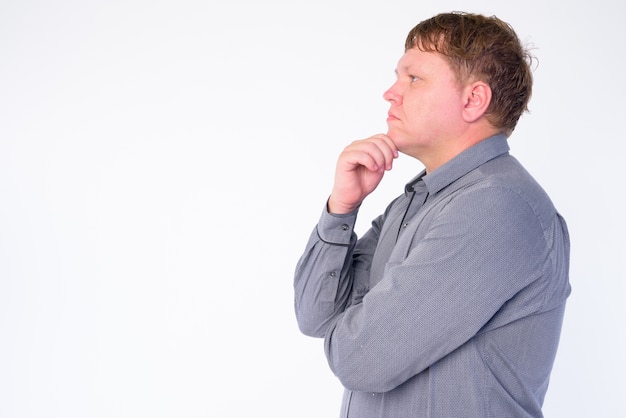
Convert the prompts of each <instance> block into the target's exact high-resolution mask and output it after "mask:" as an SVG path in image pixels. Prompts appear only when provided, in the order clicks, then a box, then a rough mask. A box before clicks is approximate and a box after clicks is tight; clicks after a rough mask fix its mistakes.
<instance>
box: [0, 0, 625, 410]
mask: <svg viewBox="0 0 626 418" xmlns="http://www.w3.org/2000/svg"><path fill="white" fill-rule="evenodd" d="M423 3H425V2H417V1H406V0H401V1H400V0H395V1H394V0H390V1H384V2H383V1H380V2H362V1H356V0H352V1H336V0H333V1H331V0H321V1H316V2H311V1H309V2H304V1H300V0H294V1H291V0H289V1H288V0H282V1H281V0H274V1H265V2H259V1H253V0H249V1H243V0H231V1H217V0H212V1H200V0H195V1H194V0H178V1H173V0H167V1H166V0H163V1H159V0H151V1H148V0H125V1H106V2H105V1H102V2H84V1H78V0H75V1H71V0H59V1H42V0H40V1H36V0H20V1H17V0H3V1H1V2H0V199H1V200H0V417H3V418H22V417H37V418H39V417H63V418H70V417H72V418H73V417H76V418H78V417H80V418H84V417H94V418H100V417H132V418H136V417H151V418H161V417H220V418H221V417H250V416H264V417H270V416H271V417H283V416H284V417H304V418H306V417H316V418H317V417H335V416H337V415H338V410H339V404H340V398H341V388H340V386H339V384H338V382H337V381H336V379H335V378H334V377H333V376H332V374H331V372H330V370H329V369H328V367H327V365H326V360H325V358H324V354H323V349H322V342H321V340H316V339H311V338H308V337H305V336H303V335H301V334H300V333H299V331H298V329H297V326H296V323H295V319H294V315H293V302H292V298H293V295H292V275H293V270H294V267H295V263H296V261H297V258H298V256H299V255H300V252H301V251H302V250H303V248H304V244H305V242H306V239H307V237H308V234H309V232H310V231H311V229H312V228H313V226H314V224H315V222H316V221H317V218H318V215H319V213H320V211H321V209H322V207H323V204H324V200H325V198H326V196H327V194H328V193H329V191H330V187H331V182H332V176H333V169H334V164H335V160H336V157H337V155H338V153H339V152H340V150H341V149H343V147H344V146H345V145H347V144H348V143H349V142H351V141H352V140H355V139H361V138H364V137H366V136H369V135H371V134H373V133H377V132H380V131H384V130H385V122H384V121H385V117H386V111H387V104H386V103H385V102H384V101H383V100H382V93H383V92H384V91H385V89H386V88H387V87H388V86H389V85H390V84H391V83H392V82H393V80H394V75H393V70H394V68H395V65H396V62H397V60H398V58H399V57H400V55H401V54H402V49H403V43H404V37H405V35H406V33H407V32H408V30H409V29H410V28H411V27H413V26H414V25H415V24H416V23H417V22H418V21H420V20H422V19H425V18H428V17H430V16H432V15H434V14H436V13H439V12H443V11H451V10H466V11H472V12H479V13H485V14H490V15H491V14H495V15H497V16H499V17H501V18H502V19H504V20H506V21H508V22H509V23H511V24H512V25H513V27H514V28H515V29H516V30H517V32H518V34H519V35H520V37H521V38H522V39H523V40H524V41H525V42H528V43H532V44H533V45H534V46H535V55H537V56H538V58H539V65H538V67H537V69H536V71H535V79H536V83H535V93H534V96H533V99H532V101H531V113H530V114H528V115H525V116H524V117H523V118H522V120H521V121H520V124H519V126H518V128H517V130H516V132H515V133H514V135H513V137H512V138H511V146H512V153H513V154H514V155H516V156H517V157H518V158H519V159H520V160H521V161H522V162H523V163H524V164H525V165H526V166H527V168H528V169H529V170H530V171H531V172H532V173H533V174H534V175H535V177H536V178H537V179H538V180H539V181H540V182H541V183H542V184H543V185H544V187H545V188H546V190H547V191H548V192H549V193H550V195H551V196H552V197H553V200H554V202H555V204H556V205H557V207H558V208H559V209H560V211H561V212H562V214H563V215H564V216H565V217H566V219H567V221H568V223H569V226H570V232H571V238H572V262H571V281H572V285H573V293H572V296H571V298H570V300H569V305H568V310H567V312H566V318H565V323H564V329H563V334H562V339H561V346H560V351H559V353H558V357H557V360H556V364H555V368H554V373H553V377H552V382H551V386H550V389H549V391H548V395H547V398H546V402H545V413H546V416H547V417H554V418H558V417H566V418H576V417H581V418H583V417H584V418H586V417H591V416H593V417H614V416H617V415H618V413H619V412H622V413H623V397H624V394H625V393H626V384H625V383H624V379H623V377H624V373H626V361H625V356H624V353H625V352H626V336H625V331H624V329H625V327H624V320H623V318H624V314H625V312H624V311H625V310H626V308H625V307H624V306H625V304H624V302H623V301H624V294H625V290H626V286H625V284H624V281H625V280H624V279H625V278H626V268H625V267H624V260H625V256H626V251H625V250H626V247H625V241H624V236H625V234H626V228H625V222H624V220H623V219H624V217H623V214H624V213H625V212H626V207H625V204H624V203H623V199H621V198H620V194H621V193H622V192H623V190H624V186H623V184H622V183H623V180H624V175H623V174H622V172H621V170H620V168H621V167H620V165H621V164H620V163H621V159H622V155H623V153H624V152H623V151H624V134H623V130H622V123H623V118H624V114H625V112H624V111H625V110H626V109H625V105H624V97H625V96H626V89H625V87H624V86H625V83H624V81H623V77H624V75H623V74H624V70H625V68H624V64H623V61H622V59H621V55H622V53H621V52H623V49H624V48H623V40H624V39H625V36H626V31H625V30H624V24H623V21H622V18H621V16H622V13H621V12H620V11H619V10H616V7H622V6H616V5H614V2H612V1H609V0H598V1H595V2H593V3H586V4H577V3H569V2H568V3H566V2H554V3H548V2H545V1H539V0H529V1H525V2H515V3H513V4H507V3H505V2H500V1H486V0H484V1H473V2H461V1H458V2H455V1H439V2H431V3H433V4H423ZM435 3H438V4H436V5H435ZM419 169H421V167H420V166H419V165H418V163H416V162H414V161H411V160H409V159H407V157H401V158H400V159H399V160H398V161H397V163H396V167H395V169H394V170H393V171H392V172H390V173H389V174H388V175H387V177H386V178H385V179H384V181H383V183H382V184H381V186H380V187H379V190H377V192H376V194H375V195H373V196H371V197H370V199H369V200H368V201H367V202H366V204H365V205H364V207H363V209H362V211H361V217H360V220H359V224H358V228H359V232H363V231H364V229H365V228H366V227H367V226H368V224H369V221H370V220H371V218H372V217H373V216H375V215H377V214H378V213H379V212H380V211H382V210H383V208H384V204H385V203H386V202H387V201H388V200H389V199H390V198H391V197H393V196H395V195H396V194H398V193H399V192H401V190H402V187H403V185H404V182H405V181H406V180H408V179H410V178H411V177H412V176H413V175H414V174H415V173H416V172H417V171H418V170H419Z"/></svg>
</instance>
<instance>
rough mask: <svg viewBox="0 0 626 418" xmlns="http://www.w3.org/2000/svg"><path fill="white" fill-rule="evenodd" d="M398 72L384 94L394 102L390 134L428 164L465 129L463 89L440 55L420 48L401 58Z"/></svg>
mask: <svg viewBox="0 0 626 418" xmlns="http://www.w3.org/2000/svg"><path fill="white" fill-rule="evenodd" d="M396 75H397V80H396V82H395V83H394V84H393V85H392V86H391V88H389V90H387V91H386V92H385V94H384V95H383V97H384V99H385V100H386V101H388V102H389V103H390V105H391V106H390V109H389V117H388V118H387V126H388V132H387V135H388V136H389V137H390V138H391V139H392V140H393V141H394V142H395V144H396V146H397V147H398V149H399V150H400V151H401V152H403V153H405V154H408V155H411V156H413V157H415V158H417V159H418V160H420V161H422V162H423V163H424V164H425V165H426V166H427V167H428V164H427V161H429V160H430V159H434V160H436V159H437V158H440V154H442V153H444V154H445V151H446V147H448V146H449V144H450V143H451V141H453V140H454V138H455V137H457V136H458V135H459V132H460V131H459V130H462V129H463V119H462V109H463V99H462V97H463V94H462V89H461V87H460V86H459V84H458V82H457V80H456V78H455V76H454V74H453V72H452V70H451V69H450V67H449V66H448V64H447V62H446V61H444V59H443V58H442V56H441V55H440V54H438V53H435V52H423V51H420V50H419V49H417V48H413V49H410V50H408V51H406V52H405V54H404V55H403V56H402V58H400V61H399V62H398V67H397V69H396ZM441 158H443V157H441Z"/></svg>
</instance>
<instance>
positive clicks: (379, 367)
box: [318, 187, 556, 392]
mask: <svg viewBox="0 0 626 418" xmlns="http://www.w3.org/2000/svg"><path fill="white" fill-rule="evenodd" d="M432 211H433V212H435V214H434V215H433V216H432V217H431V218H430V219H429V220H428V222H427V224H425V225H421V226H420V228H421V230H420V231H421V232H420V234H419V235H420V236H419V238H415V241H414V242H412V243H411V245H410V246H408V248H407V253H406V254H403V255H402V256H397V255H396V256H395V259H394V257H393V256H392V259H391V260H390V262H389V263H387V265H386V267H385V271H384V277H382V279H381V280H380V282H379V283H378V284H377V285H376V286H374V287H373V288H372V289H370V291H369V292H368V293H367V295H366V296H365V297H364V298H363V301H362V303H360V304H358V305H353V306H351V307H348V308H347V309H346V310H345V311H344V312H343V313H341V314H339V313H337V312H335V317H336V320H335V321H333V322H332V323H330V324H329V325H328V326H327V327H326V328H324V332H325V335H326V338H325V350H326V355H327V358H328V362H329V365H330V367H331V369H332V370H333V372H334V373H335V374H336V375H337V377H338V378H339V380H340V381H341V382H342V384H343V385H344V387H346V388H348V389H351V390H356V391H363V392H386V391H389V390H391V389H393V388H395V387H397V386H398V385H400V384H402V383H403V382H405V381H406V380H408V379H410V378H411V377H413V376H415V375H417V374H418V373H420V372H422V371H423V370H425V369H427V368H428V367H429V366H430V365H432V364H434V363H435V362H436V361H438V360H439V359H441V358H443V357H444V356H446V355H447V354H449V353H451V352H452V351H453V350H455V349H456V348H458V347H460V346H461V345H463V344H464V343H466V342H467V341H468V340H469V339H471V338H472V337H473V336H475V335H476V334H477V333H478V332H479V331H480V330H481V329H483V327H484V326H485V325H486V324H487V323H488V322H489V321H490V319H491V318H492V317H494V315H495V314H496V313H497V312H498V311H499V310H500V309H501V308H502V307H503V306H504V305H505V304H506V303H507V301H509V300H510V299H511V298H513V297H514V296H515V295H516V293H518V292H520V291H521V290H522V289H524V288H525V287H527V286H529V285H530V284H531V283H532V282H534V281H538V280H543V279H545V274H544V273H545V271H544V269H545V267H544V264H546V263H547V264H549V263H550V256H549V250H548V249H547V245H546V242H545V239H544V231H543V229H542V225H541V222H540V221H539V220H538V219H537V216H536V214H535V213H534V212H533V209H532V208H531V207H530V206H529V205H528V204H527V203H526V202H525V201H524V200H523V199H522V198H521V197H520V196H519V195H517V194H515V193H514V192H511V191H509V190H505V189H504V190H503V189H499V188H495V187H494V188H485V189H482V190H479V191H473V192H472V193H466V194H464V193H461V194H460V195H459V196H456V197H455V198H453V199H451V200H449V201H447V202H445V203H442V204H440V205H439V206H438V207H437V208H436V209H433V210H432ZM555 219H556V218H555ZM318 254H320V255H322V254H323V250H322V251H318ZM394 254H395V253H394ZM344 255H345V253H344ZM340 259H341V257H337V261H336V262H335V263H340V261H339V260H340ZM338 267H339V264H335V265H333V266H332V267H331V266H328V269H327V270H323V271H319V272H318V274H320V275H324V274H326V275H328V274H329V273H328V272H330V271H333V269H334V268H338ZM326 271H328V272H326ZM536 288H537V289H538V290H537V292H536V294H533V295H529V296H528V295H527V296H526V300H525V301H524V304H523V305H524V306H523V308H520V309H523V312H522V311H521V310H520V311H519V312H517V313H513V314H511V315H510V317H509V318H508V319H507V321H514V320H515V319H516V318H515V315H529V314H532V312H533V311H538V310H539V309H541V306H542V304H543V303H544V301H545V300H546V295H545V294H543V293H542V290H541V289H543V287H542V286H536Z"/></svg>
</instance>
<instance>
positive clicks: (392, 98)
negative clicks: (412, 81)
mask: <svg viewBox="0 0 626 418" xmlns="http://www.w3.org/2000/svg"><path fill="white" fill-rule="evenodd" d="M383 99H385V100H386V101H388V102H389V103H391V104H395V105H399V104H401V103H402V95H400V93H399V92H398V83H397V82H396V83H394V84H393V85H392V86H391V87H389V89H388V90H387V91H386V92H385V93H383Z"/></svg>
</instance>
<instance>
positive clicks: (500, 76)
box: [405, 12, 533, 136]
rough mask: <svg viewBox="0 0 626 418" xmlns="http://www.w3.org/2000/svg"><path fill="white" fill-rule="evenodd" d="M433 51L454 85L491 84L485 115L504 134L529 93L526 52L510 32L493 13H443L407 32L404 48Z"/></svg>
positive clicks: (521, 109)
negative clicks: (446, 66)
mask: <svg viewBox="0 0 626 418" xmlns="http://www.w3.org/2000/svg"><path fill="white" fill-rule="evenodd" d="M413 48H418V49H420V50H422V51H426V52H438V53H440V54H441V55H443V57H444V59H445V60H446V61H447V62H448V64H449V66H450V68H451V70H452V72H453V73H454V74H455V76H456V78H457V80H458V81H459V83H461V84H464V83H467V82H473V81H477V80H480V81H483V82H485V83H487V84H488V85H489V87H490V88H491V102H490V104H489V107H488V108H487V111H486V112H485V117H486V118H487V120H488V121H489V122H490V123H491V125H493V126H494V127H495V128H498V129H501V130H502V132H504V133H505V134H506V135H507V136H508V135H510V134H511V133H512V132H513V129H515V125H516V124H517V121H518V120H519V118H520V116H521V115H522V113H524V111H526V110H528V102H529V100H530V96H531V93H532V83H533V79H532V72H531V68H530V64H531V63H532V59H533V58H532V56H531V55H530V54H529V52H528V51H527V50H526V49H525V48H524V47H523V46H522V44H521V43H520V40H519V38H518V37H517V35H516V34H515V31H514V30H513V29H512V28H511V26H509V25H508V24H507V23H505V22H503V21H502V20H500V19H498V18H497V17H495V16H493V17H485V16H482V15H475V14H468V13H460V12H455V13H443V14H439V15H437V16H434V17H432V18H430V19H427V20H424V21H422V22H420V23H419V24H418V25H417V26H415V27H414V28H413V29H411V31H410V32H409V34H408V36H407V39H406V42H405V50H410V49H413Z"/></svg>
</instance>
